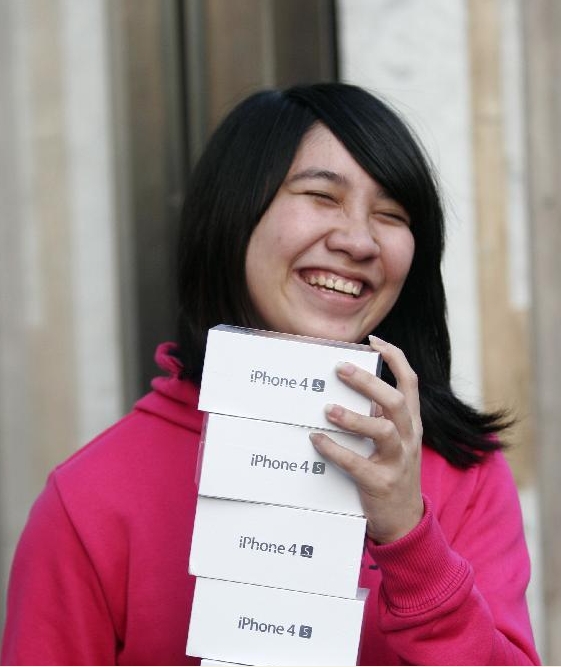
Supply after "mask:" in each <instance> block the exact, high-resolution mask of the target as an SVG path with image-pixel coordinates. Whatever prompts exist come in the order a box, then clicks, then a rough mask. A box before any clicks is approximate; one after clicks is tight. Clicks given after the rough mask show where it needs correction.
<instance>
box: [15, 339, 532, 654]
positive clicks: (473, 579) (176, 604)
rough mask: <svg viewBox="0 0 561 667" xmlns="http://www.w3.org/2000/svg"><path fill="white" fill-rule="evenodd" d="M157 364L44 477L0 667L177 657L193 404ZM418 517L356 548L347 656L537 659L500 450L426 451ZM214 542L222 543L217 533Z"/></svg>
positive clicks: (160, 356)
mask: <svg viewBox="0 0 561 667" xmlns="http://www.w3.org/2000/svg"><path fill="white" fill-rule="evenodd" d="M171 349H172V346H171V345H170V344H165V345H161V346H160V347H159V348H158V352H157V355H156V358H157V361H158V363H159V364H160V366H161V368H162V369H164V370H165V371H167V372H168V373H169V376H168V377H159V378H156V379H155V380H154V381H153V391H152V392H151V393H150V394H148V395H147V396H145V397H144V398H142V399H141V400H140V401H138V403H137V404H136V405H135V407H134V409H133V411H132V412H131V413H130V414H129V415H128V416H126V417H125V418H123V419H122V420H121V421H119V422H118V423H117V424H115V425H114V426H113V427H111V428H110V429H108V430H107V431H105V432H104V433H102V434H101V435H100V436H98V437H97V438H96V439H95V440H93V441H92V442H91V443H90V444H88V445H87V446H85V447H84V448H82V449H81V450H79V451H78V452H77V453H76V454H74V455H73V456H72V457H70V458H69V459H68V460H67V461H66V462H64V463H62V464H61V465H60V466H58V467H57V468H56V469H55V470H54V471H53V473H52V474H51V475H50V477H49V479H48V481H47V484H46V488H45V490H44V491H43V493H42V494H41V495H40V496H39V498H38V499H37V501H36V503H35V505H34V506H33V508H32V510H31V513H30V516H29V521H28V523H27V525H26V527H25V530H24V532H23V534H22V537H21V540H20V543H19V546H18V548H17V552H16V555H15V558H14V562H13V567H12V573H11V580H10V587H9V592H8V609H7V622H6V627H5V631H4V637H3V646H2V663H3V664H11V665H16V664H26V665H30V664H41V665H48V664H57V665H64V664H66V665H78V664H89V665H103V664H121V665H125V664H129V665H142V664H149V665H159V664H161V665H182V664H198V662H199V660H198V659H195V658H189V657H187V656H185V644H186V638H187V631H188V627H189V614H190V609H191V602H192V596H193V585H194V578H193V577H191V576H189V575H188V574H187V563H188V552H189V546H190V541H191V531H192V525H193V519H194V511H195V505H196V495H197V489H196V486H195V469H196V462H197V454H198V443H199V435H200V429H201V422H202V413H200V412H198V410H197V408H196V406H197V400H198V389H197V388H196V387H195V386H193V385H192V384H190V383H188V382H184V381H181V380H179V379H178V373H179V370H180V365H179V362H178V361H177V359H176V358H175V357H173V356H171V355H170V354H169V352H170V351H171ZM422 474H423V492H424V496H425V508H426V509H425V516H424V518H423V520H422V521H421V523H420V524H419V525H418V526H417V527H416V528H415V529H414V530H413V531H412V532H411V533H410V534H409V535H407V536H405V537H404V538H402V539H401V540H399V541H398V542H395V543H393V544H389V545H385V546H376V545H375V544H373V543H371V542H367V547H368V549H367V550H366V551H365V556H364V559H363V564H362V574H361V582H360V585H361V586H365V587H369V588H370V589H371V591H372V592H371V594H370V597H369V600H368V604H367V609H366V614H365V623H364V632H363V640H362V648H361V653H360V656H359V658H360V664H363V665H391V664H395V665H398V664H419V665H421V664H428V665H438V664H441V665H462V664H469V665H477V664H480V665H526V664H538V662H539V658H538V656H537V654H536V651H535V648H534V644H533V639H532V631H531V628H530V623H529V620H528V612H527V608H526V601H525V590H526V586H527V583H528V578H529V572H530V566H529V560H528V554H527V549H526V544H525V540H524V535H523V531H522V521H521V514H520V508H519V503H518V498H517V492H516V488H515V485H514V483H513V479H512V476H511V473H510V471H509V468H508V466H507V464H506V462H505V460H504V457H503V456H502V455H501V454H493V455H492V456H489V457H488V459H487V460H486V462H485V463H483V464H482V465H480V466H477V467H475V468H473V469H470V470H468V471H460V470H457V469H455V468H453V467H452V466H450V465H449V464H448V463H447V462H446V461H445V460H444V459H443V458H442V457H440V456H439V455H438V454H436V453H435V452H433V451H432V450H430V449H427V448H425V449H424V451H423V471H422ZM217 548H219V540H217Z"/></svg>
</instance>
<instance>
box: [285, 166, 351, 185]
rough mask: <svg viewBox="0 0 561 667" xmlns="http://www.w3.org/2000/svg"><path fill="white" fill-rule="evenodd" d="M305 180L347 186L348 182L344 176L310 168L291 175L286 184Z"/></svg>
mask: <svg viewBox="0 0 561 667" xmlns="http://www.w3.org/2000/svg"><path fill="white" fill-rule="evenodd" d="M306 179H318V180H325V181H331V182H332V183H337V184H338V185H347V184H348V182H349V181H348V179H347V178H346V177H345V176H343V175H342V174H338V173H337V172H336V171H330V170H329V169H317V168H315V167H310V168H309V169H304V170H303V171H299V172H297V173H296V174H292V176H290V178H289V179H288V180H287V183H295V182H296V181H303V180H306Z"/></svg>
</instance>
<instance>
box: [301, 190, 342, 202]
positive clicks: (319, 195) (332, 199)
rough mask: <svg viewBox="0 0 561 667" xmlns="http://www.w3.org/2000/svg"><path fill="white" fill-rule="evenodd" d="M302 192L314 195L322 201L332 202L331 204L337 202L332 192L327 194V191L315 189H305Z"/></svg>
mask: <svg viewBox="0 0 561 667" xmlns="http://www.w3.org/2000/svg"><path fill="white" fill-rule="evenodd" d="M304 194H306V195H310V196H312V197H315V198H316V199H319V200H320V201H322V202H332V203H333V204H338V203H339V202H338V200H337V198H336V197H334V196H333V195H332V194H329V192H320V191H317V190H307V191H306V192H305V193H304Z"/></svg>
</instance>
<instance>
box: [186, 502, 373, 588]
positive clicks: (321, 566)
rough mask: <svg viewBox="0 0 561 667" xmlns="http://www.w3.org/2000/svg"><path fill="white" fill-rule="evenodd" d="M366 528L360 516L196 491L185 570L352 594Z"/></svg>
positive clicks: (220, 576) (214, 575)
mask: <svg viewBox="0 0 561 667" xmlns="http://www.w3.org/2000/svg"><path fill="white" fill-rule="evenodd" d="M217 526H219V527H220V528H219V533H220V538H219V541H218V544H217ZM365 528H366V519H364V518H363V517H357V516H348V515H345V514H333V513H329V512H315V511H312V510H305V509H294V508H291V507H280V506H276V505H263V504H261V503H247V502H240V501H233V500H221V499H219V498H204V497H202V496H200V497H199V499H198V502H197V511H196V515H195V525H194V527H193V539H192V543H191V555H190V559H189V572H190V574H192V575H195V576H196V577H209V578H213V579H228V580H230V581H239V582H245V583H249V584H257V585H263V586H275V587H277V588H286V589H291V590H297V591H304V592H310V593H320V594H323V595H338V596H340V597H348V598H354V597H355V595H356V590H357V586H358V577H359V572H360V562H361V559H362V551H363V546H364V531H365Z"/></svg>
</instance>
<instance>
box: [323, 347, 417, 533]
mask: <svg viewBox="0 0 561 667" xmlns="http://www.w3.org/2000/svg"><path fill="white" fill-rule="evenodd" d="M370 344H371V346H372V348H373V349H374V350H376V351H378V352H380V354H381V355H382V358H383V359H384V361H385V362H386V363H387V364H388V366H389V368H390V370H391V371H392V373H393V374H394V376H395V378H396V381H397V386H396V388H395V389H394V388H393V387H392V386H390V385H389V384H387V383H386V382H384V381H383V380H382V379H381V378H378V377H376V376H375V375H372V374H371V373H368V372H367V371H365V370H363V369H361V368H358V367H356V366H353V365H352V364H349V363H343V364H341V365H340V367H338V368H337V375H338V376H339V378H340V379H341V380H342V381H343V382H345V384H347V385H349V386H350V387H352V388H353V389H356V390H357V391H359V392H360V393H361V394H364V395H365V396H367V397H368V398H371V399H372V400H373V401H375V403H376V414H375V416H372V417H367V416H364V415H359V414H357V413H355V412H351V411H350V410H347V409H345V408H343V407H342V406H340V405H329V406H327V407H326V414H327V418H328V419H329V421H330V422H332V423H333V424H336V425H337V426H340V427H341V428H343V429H345V430H347V431H351V432H353V433H356V434H357V435H361V436H364V437H368V438H372V439H373V440H374V442H375V445H376V447H375V450H374V453H373V454H372V455H371V456H370V457H369V458H365V457H364V456H360V455H359V454H356V453H355V452H352V451H351V450H349V449H347V448H345V447H341V446H340V445H338V444H336V443H335V442H334V441H333V440H332V439H331V438H330V437H329V436H327V435H326V434H325V433H314V434H312V435H311V436H310V439H311V441H312V443H313V445H314V447H315V448H316V450H317V451H318V452H319V453H320V454H321V455H322V456H324V457H325V458H327V459H329V460H330V461H332V462H333V463H335V464H336V465H338V466H339V467H340V468H342V469H343V470H345V471H346V472H347V473H348V474H349V475H350V476H351V477H352V478H353V479H354V481H355V483H356V485H357V487H358V489H359V493H360V497H361V501H362V506H363V509H364V514H365V516H366V519H367V524H366V532H367V534H368V536H369V537H370V538H372V539H373V540H375V541H376V542H377V543H379V544H387V543H389V542H394V541H395V540H397V539H399V538H400V537H403V536H404V535H406V534H407V533H408V532H410V531H411V530H412V529H413V528H414V527H415V526H416V525H417V524H418V523H419V521H420V520H421V518H422V516H423V511H424V507H423V500H422V497H421V439H422V434H423V427H422V423H421V414H420V406H419V391H418V386H417V376H416V375H415V373H414V372H413V370H412V368H411V366H410V365H409V363H408V362H407V359H406V358H405V355H404V354H403V352H402V351H401V350H400V349H399V348H397V347H395V346H394V345H391V344H389V343H385V342H384V341H381V340H380V339H378V338H375V337H373V336H371V337H370ZM335 437H336V436H335Z"/></svg>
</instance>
